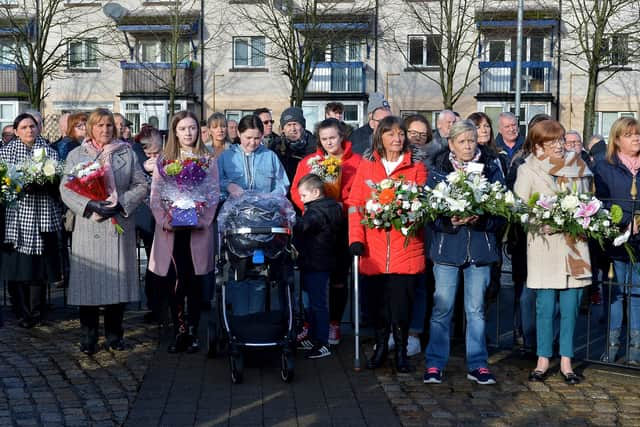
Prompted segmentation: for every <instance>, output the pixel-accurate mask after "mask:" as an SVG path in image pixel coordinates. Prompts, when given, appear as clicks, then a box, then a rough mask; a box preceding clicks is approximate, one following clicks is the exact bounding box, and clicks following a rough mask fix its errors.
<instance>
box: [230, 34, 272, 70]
mask: <svg viewBox="0 0 640 427" xmlns="http://www.w3.org/2000/svg"><path fill="white" fill-rule="evenodd" d="M255 39H262V45H263V46H264V48H263V50H264V51H265V52H260V51H258V50H257V49H255V48H254V47H253V41H254V40H255ZM240 40H244V41H245V42H246V43H247V63H246V64H238V63H237V62H236V60H237V58H236V42H238V41H240ZM231 49H232V50H231V55H232V58H233V68H265V67H266V66H267V56H266V50H267V40H266V37H264V36H238V37H234V38H233V42H232V43H231ZM254 50H255V51H257V52H259V54H260V55H261V56H262V64H254V63H253V62H254V55H253V52H254Z"/></svg>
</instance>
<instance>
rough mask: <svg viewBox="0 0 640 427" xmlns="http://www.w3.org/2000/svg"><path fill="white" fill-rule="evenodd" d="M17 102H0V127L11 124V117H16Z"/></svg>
mask: <svg viewBox="0 0 640 427" xmlns="http://www.w3.org/2000/svg"><path fill="white" fill-rule="evenodd" d="M17 110H18V108H17V104H16V103H13V102H9V103H5V102H3V103H0V129H2V128H3V127H5V126H7V125H10V124H13V119H14V118H15V117H16V114H17V113H16V112H17Z"/></svg>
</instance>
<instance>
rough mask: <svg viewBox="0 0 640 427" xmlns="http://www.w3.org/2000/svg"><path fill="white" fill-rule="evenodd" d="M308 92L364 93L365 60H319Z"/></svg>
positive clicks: (308, 86)
mask: <svg viewBox="0 0 640 427" xmlns="http://www.w3.org/2000/svg"><path fill="white" fill-rule="evenodd" d="M315 67H316V69H315V71H314V73H313V78H312V79H311V81H310V82H309V84H308V85H307V91H306V92H307V93H364V92H365V89H366V82H367V81H366V78H365V64H364V63H363V62H318V63H316V64H315Z"/></svg>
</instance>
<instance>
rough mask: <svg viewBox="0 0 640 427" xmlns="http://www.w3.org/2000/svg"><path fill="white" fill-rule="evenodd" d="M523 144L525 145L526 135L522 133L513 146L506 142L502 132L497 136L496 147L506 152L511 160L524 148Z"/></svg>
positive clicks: (501, 151)
mask: <svg viewBox="0 0 640 427" xmlns="http://www.w3.org/2000/svg"><path fill="white" fill-rule="evenodd" d="M523 146H524V136H522V135H518V139H516V143H515V145H514V146H513V147H511V148H510V147H508V146H507V144H505V143H504V139H503V138H502V135H501V134H498V136H496V147H497V148H498V152H499V153H504V154H506V156H507V158H508V159H509V162H511V160H513V157H514V156H515V155H516V153H517V152H518V151H520V150H521V149H522V147H523Z"/></svg>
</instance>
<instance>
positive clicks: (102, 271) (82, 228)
mask: <svg viewBox="0 0 640 427" xmlns="http://www.w3.org/2000/svg"><path fill="white" fill-rule="evenodd" d="M93 160H94V156H92V155H91V154H90V153H89V152H88V151H87V149H86V148H85V147H84V146H80V147H78V148H76V149H75V150H73V151H71V153H69V156H68V157H67V162H66V164H65V177H64V178H63V180H62V183H61V185H60V193H61V195H62V200H63V202H64V204H65V205H67V207H69V209H71V211H73V213H74V214H75V217H76V219H75V227H74V230H73V233H72V237H71V238H72V245H71V266H70V271H71V275H70V278H69V291H68V298H69V304H71V305H94V306H95V305H106V304H118V303H125V302H131V301H138V299H139V296H138V265H137V264H136V259H137V256H136V240H137V238H136V229H135V221H134V218H133V215H132V214H133V212H134V211H135V209H136V208H137V206H138V205H139V204H140V202H142V200H144V198H145V196H146V194H147V190H148V186H147V181H146V179H145V177H144V172H143V171H142V168H140V165H139V164H138V160H137V159H136V156H135V153H134V152H133V151H132V150H131V148H130V147H127V146H123V147H122V148H120V149H119V150H117V151H115V152H114V153H113V155H112V161H111V162H112V163H111V167H112V169H113V173H114V177H115V182H116V189H117V193H118V202H119V203H120V204H121V205H122V208H123V213H122V214H118V215H116V216H115V218H116V219H117V221H118V224H120V225H121V226H122V228H123V229H124V233H122V234H117V233H116V231H115V229H114V226H113V224H112V223H111V221H109V220H105V221H102V222H95V221H92V220H90V219H89V218H87V217H85V215H84V214H85V208H86V206H87V203H88V202H89V199H87V198H86V197H84V196H80V195H79V194H77V193H75V192H74V191H72V190H69V189H68V188H66V187H65V186H64V184H65V182H66V181H67V180H68V176H67V174H68V173H69V172H70V171H71V169H73V167H74V166H75V165H77V164H78V163H83V162H87V161H93Z"/></svg>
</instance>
